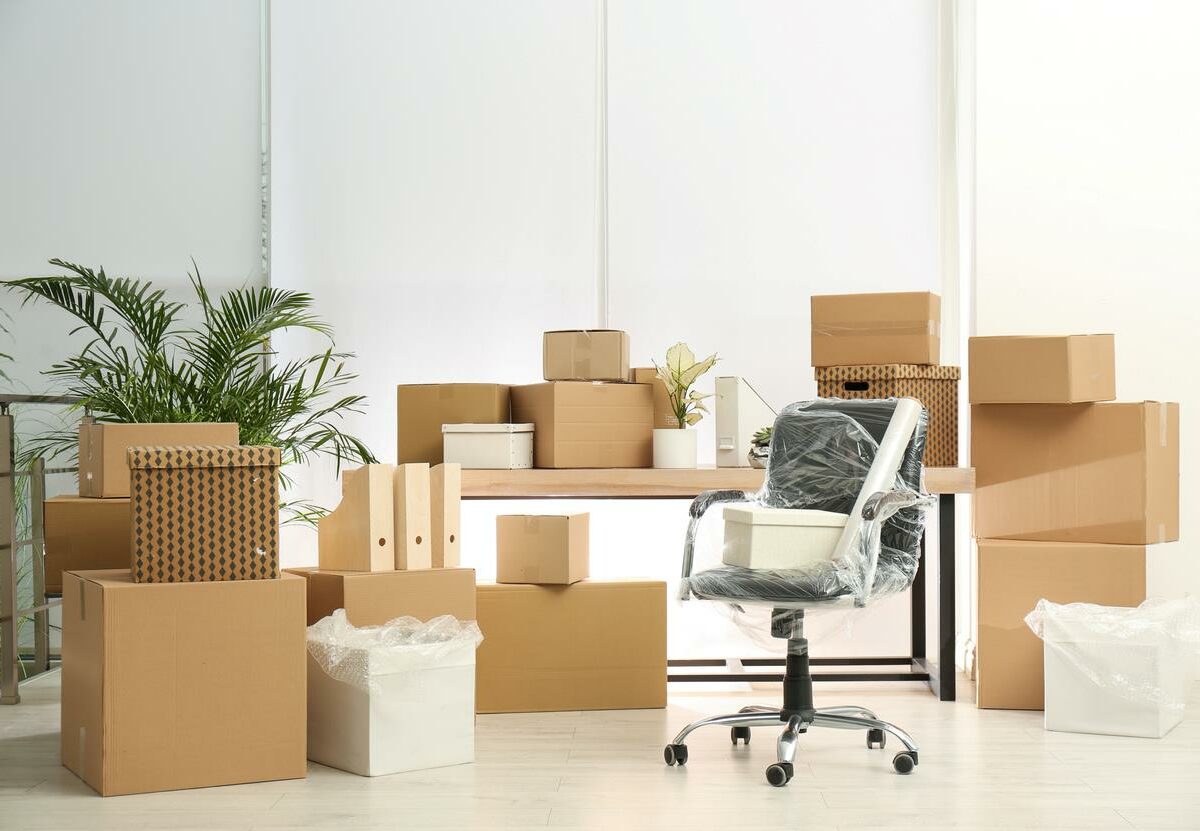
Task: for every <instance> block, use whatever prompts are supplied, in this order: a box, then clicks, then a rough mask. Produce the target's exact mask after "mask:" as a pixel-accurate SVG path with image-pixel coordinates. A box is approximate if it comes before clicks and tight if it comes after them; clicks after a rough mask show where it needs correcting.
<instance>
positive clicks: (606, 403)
mask: <svg viewBox="0 0 1200 831" xmlns="http://www.w3.org/2000/svg"><path fill="white" fill-rule="evenodd" d="M512 411H513V420H514V421H517V422H531V423H532V424H533V425H534V430H533V466H534V467H557V468H589V467H594V468H613V467H650V465H651V463H652V462H653V455H654V395H653V391H652V388H651V386H650V385H649V384H600V383H590V382H587V381H550V382H547V383H544V384H528V385H525V386H518V387H513V388H512Z"/></svg>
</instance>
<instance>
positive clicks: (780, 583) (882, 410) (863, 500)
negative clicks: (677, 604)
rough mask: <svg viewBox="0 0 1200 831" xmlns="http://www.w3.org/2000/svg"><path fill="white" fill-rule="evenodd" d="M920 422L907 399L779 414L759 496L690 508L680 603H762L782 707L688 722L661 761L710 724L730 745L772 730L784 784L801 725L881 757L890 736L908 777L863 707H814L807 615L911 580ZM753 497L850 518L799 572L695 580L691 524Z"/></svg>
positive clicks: (911, 758) (683, 759)
mask: <svg viewBox="0 0 1200 831" xmlns="http://www.w3.org/2000/svg"><path fill="white" fill-rule="evenodd" d="M926 424H927V417H926V414H925V411H924V409H923V408H922V407H921V404H920V402H918V401H916V400H914V399H911V398H902V399H888V400H854V401H850V400H840V399H819V400H816V401H808V402H800V403H797V404H792V405H790V406H788V407H786V408H785V409H784V410H783V412H782V413H780V414H779V416H778V418H777V419H776V420H775V426H774V430H773V432H772V437H771V447H770V455H769V457H768V461H767V470H766V476H765V480H764V485H763V489H762V490H761V491H760V492H759V493H757V494H753V495H751V494H748V493H745V492H743V491H736V490H720V491H707V492H705V493H702V494H700V495H699V496H698V497H697V498H696V499H695V501H694V502H692V505H691V509H690V512H689V513H690V523H689V527H688V536H687V541H686V543H685V546H684V558H683V581H682V599H685V600H686V599H688V597H689V596H690V597H695V598H699V599H702V600H713V601H720V602H724V603H726V604H729V605H730V606H732V607H733V608H734V609H735V610H737V611H744V609H745V607H747V606H767V607H770V608H771V610H772V613H771V635H772V636H773V637H776V638H782V639H786V640H787V644H788V650H787V661H786V672H785V674H784V679H783V706H782V707H781V708H773V707H757V706H754V707H743V708H742V710H741V711H740V712H738V713H732V714H729V715H721V716H713V717H711V718H705V719H701V720H699V721H696V722H693V723H692V724H689V725H688V726H687V727H685V728H683V730H681V731H679V733H678V735H676V736H675V738H674V739H673V740H672V741H671V743H670V744H668V745H667V746H666V748H665V749H664V750H663V758H664V760H665V761H666V763H667V764H668V765H683V764H686V763H687V759H688V753H687V745H686V744H685V743H684V742H685V740H686V739H687V737H688V736H689V735H690V734H691V733H692V732H693V731H695V730H698V729H699V728H701V727H708V726H723V727H729V728H730V738H731V740H732V741H733V743H734V744H735V745H736V744H737V743H738V740H739V739H740V740H741V741H742V742H743V744H749V743H750V728H751V727H762V726H767V725H776V726H777V725H779V724H780V723H782V724H783V725H784V729H783V732H782V734H781V735H780V736H779V740H778V743H777V749H778V761H777V762H776V763H775V764H772V765H771V766H770V767H768V768H767V771H766V775H767V781H768V782H769V783H770V784H772V785H774V786H776V787H782V786H783V785H786V784H787V783H788V782H789V781H790V780H791V778H792V773H793V762H794V761H795V756H796V746H797V743H798V741H799V737H800V735H801V734H803V733H805V732H807V731H808V728H810V727H832V728H837V729H839V730H863V731H865V732H866V734H867V738H866V742H867V747H868V748H876V747H878V748H880V749H882V748H883V747H884V745H885V743H886V734H888V733H890V734H892V736H894V737H895V738H896V739H897V740H899V741H900V743H901V744H903V745H904V750H902V751H901V752H899V753H897V754H896V756H895V757H894V758H893V760H892V766H893V768H894V769H895V771H896V772H897V773H900V774H908V773H911V772H912V771H913V769H914V768H915V767H916V765H917V758H918V749H917V743H916V742H915V741H914V740H913V738H912V737H911V736H909V735H908V733H906V732H904V731H903V730H901V729H900V728H899V727H897V726H895V725H894V724H890V723H888V722H886V721H881V720H880V719H878V718H877V717H876V715H875V713H873V712H872V711H871V710H869V709H867V708H866V707H856V706H844V707H828V708H816V707H814V706H813V689H812V676H811V674H810V673H809V662H808V641H807V639H806V638H805V637H804V613H805V611H806V610H808V609H822V608H829V607H833V606H837V605H849V606H863V605H866V603H868V602H869V601H871V600H872V599H873V598H875V597H879V596H881V595H885V594H891V593H894V592H898V591H902V590H904V589H905V588H907V587H908V586H910V585H911V584H912V581H913V578H914V577H915V576H916V572H917V566H918V563H919V559H920V554H921V548H920V546H921V534H922V530H923V526H924V511H925V510H926V508H927V507H928V506H929V505H931V504H932V503H933V499H932V497H929V496H928V495H922V494H921V493H920V486H921V455H922V452H923V451H924V447H925V428H926ZM746 500H751V501H754V502H757V503H758V504H761V505H765V506H768V507H773V508H806V509H815V510H822V511H836V512H838V513H843V514H847V515H848V518H847V522H846V526H845V530H844V531H843V532H842V535H841V537H840V539H839V541H838V543H837V546H836V548H835V549H834V553H833V557H832V559H830V560H829V561H827V562H822V563H820V564H818V565H816V566H810V567H807V568H805V569H804V570H800V571H785V570H764V569H749V568H742V567H739V566H729V565H726V566H720V567H718V568H712V569H708V570H705V571H701V572H699V573H697V574H695V575H693V574H692V560H693V557H694V554H695V537H696V531H697V529H698V525H699V522H700V519H701V518H702V517H703V516H704V514H705V512H706V511H708V509H710V508H711V507H713V506H714V505H718V504H720V503H724V502H743V501H746Z"/></svg>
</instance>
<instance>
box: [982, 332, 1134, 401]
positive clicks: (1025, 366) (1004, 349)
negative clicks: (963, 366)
mask: <svg viewBox="0 0 1200 831" xmlns="http://www.w3.org/2000/svg"><path fill="white" fill-rule="evenodd" d="M969 353H970V357H969V359H968V360H969V372H968V373H967V375H968V378H969V380H970V386H971V388H970V400H971V403H972V404H1078V403H1081V402H1088V401H1112V400H1113V399H1114V398H1116V397H1117V371H1116V357H1115V349H1114V345H1113V336H1112V335H1061V336H1047V337H1033V336H1029V337H1027V336H1020V335H1012V336H1001V337H974V338H971V340H970V344H969Z"/></svg>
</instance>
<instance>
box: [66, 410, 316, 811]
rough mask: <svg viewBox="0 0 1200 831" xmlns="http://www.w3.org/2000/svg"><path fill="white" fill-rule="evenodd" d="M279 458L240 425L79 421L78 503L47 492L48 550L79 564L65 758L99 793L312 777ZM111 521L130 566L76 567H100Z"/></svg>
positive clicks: (115, 549) (297, 598)
mask: <svg viewBox="0 0 1200 831" xmlns="http://www.w3.org/2000/svg"><path fill="white" fill-rule="evenodd" d="M164 443H173V444H171V445H169V446H163V445H164ZM146 445H155V446H146ZM278 467H279V450H278V449H277V448H273V447H242V446H238V445H237V425H236V424H232V425H219V424H209V425H201V424H194V425H116V424H113V425H109V424H104V425H97V424H85V425H83V426H82V428H81V431H80V491H81V498H80V499H79V500H78V501H76V500H73V499H69V500H50V501H49V502H48V505H47V518H48V520H49V521H48V523H47V526H48V533H47V540H48V541H47V547H48V548H50V549H54V548H56V546H62V545H63V544H62V543H52V542H50V540H51V539H55V540H70V542H71V545H70V546H63V547H59V548H58V550H59V551H60V552H63V554H64V556H66V555H68V554H69V556H78V557H80V559H79V560H75V561H63V560H60V561H59V562H60V563H61V565H60V568H64V567H65V568H67V569H68V570H67V571H66V572H65V573H63V574H62V578H61V580H62V592H63V646H62V658H63V670H62V743H61V751H62V761H63V764H64V765H65V766H66V767H68V768H69V769H70V770H72V771H74V772H75V773H76V774H77V775H78V776H79V777H80V778H82V779H83V780H84V781H85V782H87V783H88V784H89V785H91V786H92V787H93V788H95V789H96V790H97V791H98V792H100V793H101V794H104V795H106V796H107V795H110V794H126V793H140V792H146V791H161V790H173V789H177V788H194V787H203V786H209V785H226V784H235V783H240V782H255V781H262V780H269V779H290V778H297V777H303V776H304V775H305V767H306V762H305V694H304V660H305V658H304V654H305V647H304V626H305V622H304V602H305V599H304V584H303V581H302V580H300V579H298V578H296V577H294V576H291V575H282V576H281V575H280V574H279V561H278V556H279V553H278V536H279V533H278V524H279V490H278V487H279V486H278ZM118 514H119V516H118ZM65 515H74V516H75V517H76V522H75V523H73V525H74V527H66V526H64V525H63V524H62V523H63V522H64V521H65V520H64V519H63V517H64V516H65ZM98 517H99V518H100V519H97V518H98ZM98 526H100V527H106V528H109V535H110V538H109V539H107V540H105V541H104V545H106V546H109V547H110V549H111V550H106V551H105V552H104V556H109V555H110V554H111V555H112V557H113V559H112V561H110V562H105V563H104V564H105V565H108V564H112V565H117V564H118V559H119V560H122V561H123V562H120V565H121V566H122V567H121V568H114V569H108V570H71V568H72V567H77V563H83V564H88V565H90V564H92V563H96V562H97V557H98V556H100V555H99V554H98V549H97V548H95V547H93V546H91V545H90V542H89V539H88V530H87V529H88V528H96V527H98ZM109 526H112V527H109ZM122 527H123V528H124V550H123V557H121V558H118V557H117V553H119V552H120V547H119V540H120V530H121V528H122ZM130 566H132V570H131V568H130ZM247 667H253V669H254V671H253V672H247V671H246V668H247Z"/></svg>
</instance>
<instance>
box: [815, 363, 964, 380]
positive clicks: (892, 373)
mask: <svg viewBox="0 0 1200 831" xmlns="http://www.w3.org/2000/svg"><path fill="white" fill-rule="evenodd" d="M813 377H814V378H816V380H818V381H888V380H891V379H893V378H928V379H931V380H935V381H957V380H959V379H960V378H961V377H962V369H961V368H959V367H956V366H942V365H933V364H860V365H858V366H818V367H814V368H813Z"/></svg>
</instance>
